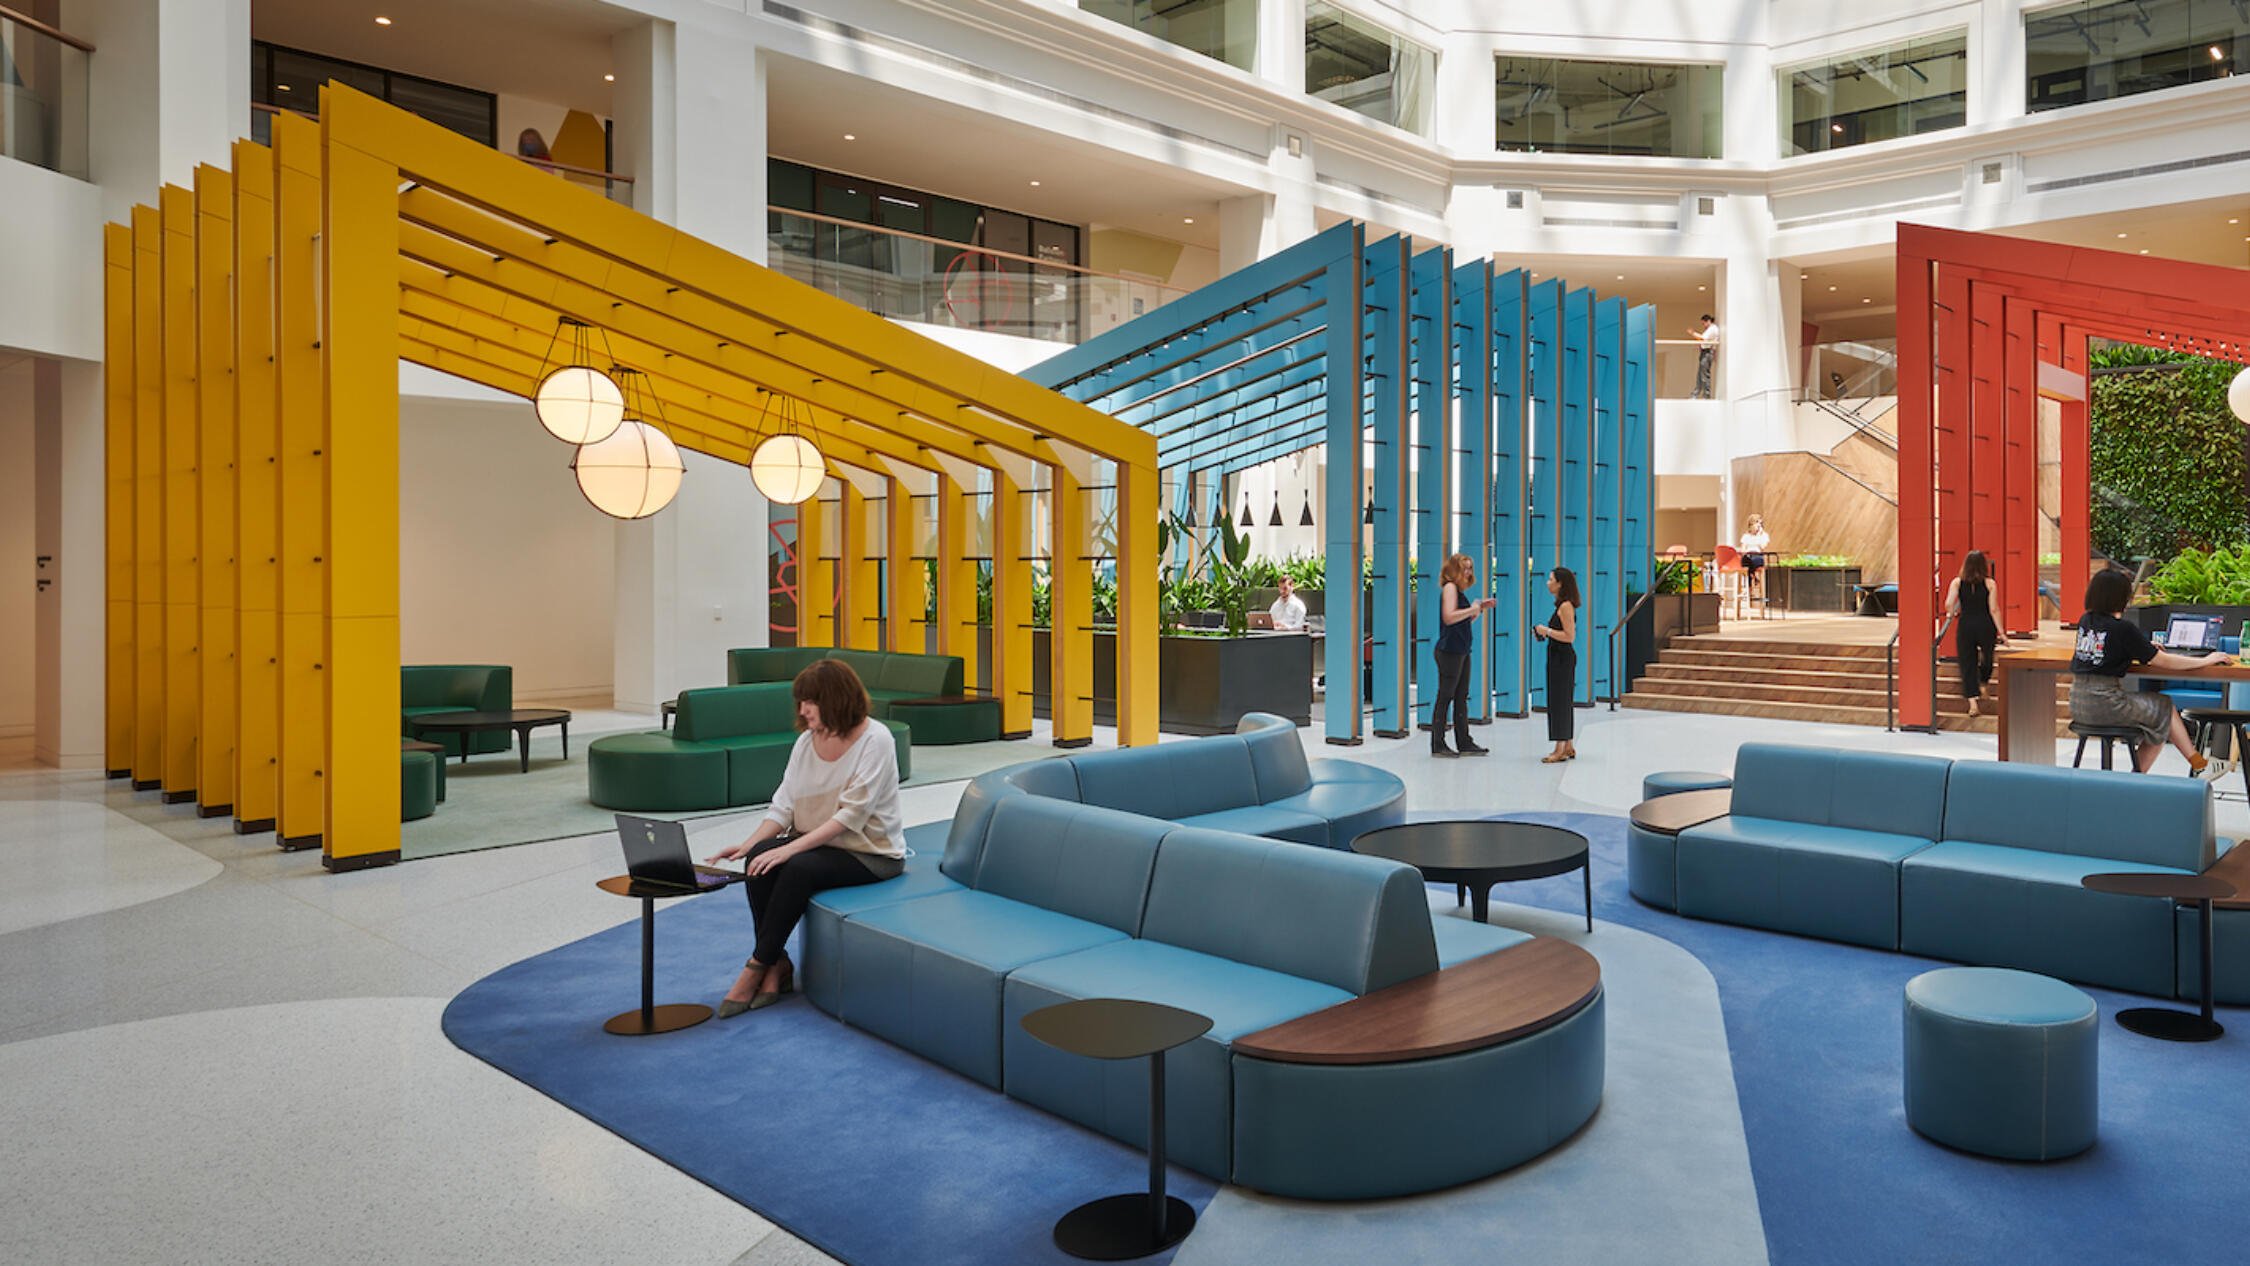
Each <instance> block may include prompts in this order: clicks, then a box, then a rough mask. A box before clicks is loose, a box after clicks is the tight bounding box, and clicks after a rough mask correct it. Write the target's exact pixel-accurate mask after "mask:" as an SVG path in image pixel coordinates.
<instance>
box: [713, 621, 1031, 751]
mask: <svg viewBox="0 0 2250 1266" xmlns="http://www.w3.org/2000/svg"><path fill="white" fill-rule="evenodd" d="M816 659H840V660H842V661H844V662H845V663H847V664H850V665H851V666H852V671H853V672H856V673H858V674H859V679H860V681H861V682H863V683H865V684H866V686H867V702H868V708H869V711H871V712H873V713H874V714H875V715H876V716H877V717H879V718H881V719H883V720H886V721H901V722H904V723H905V725H906V727H907V729H908V730H910V731H911V732H912V733H913V735H914V742H915V744H916V745H917V746H920V747H938V746H942V745H945V744H949V743H981V742H985V741H987V740H989V739H996V738H999V737H1000V715H999V712H998V710H997V709H996V708H995V707H994V706H993V705H992V704H991V703H990V702H988V701H986V700H983V699H965V700H963V701H962V702H960V703H930V704H925V703H914V702H912V701H916V700H922V699H931V698H945V699H959V698H961V697H962V694H963V689H962V684H963V667H962V663H961V657H960V656H958V655H913V654H908V653H906V652H903V651H854V650H841V649H838V648H836V647H833V646H756V647H745V648H741V649H738V650H731V651H728V652H727V683H728V684H729V685H738V686H739V685H747V684H750V683H753V682H761V681H793V680H795V679H796V676H797V674H798V673H800V672H803V671H804V670H805V667H806V666H807V665H809V664H811V663H812V662H813V661H814V660H816ZM899 702H910V703H911V706H908V707H904V708H900V709H898V710H897V711H895V712H894V711H892V705H893V704H895V703H899Z"/></svg>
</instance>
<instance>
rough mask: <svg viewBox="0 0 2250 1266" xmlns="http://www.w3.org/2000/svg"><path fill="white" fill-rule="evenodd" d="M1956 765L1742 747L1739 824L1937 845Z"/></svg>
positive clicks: (1737, 769)
mask: <svg viewBox="0 0 2250 1266" xmlns="http://www.w3.org/2000/svg"><path fill="white" fill-rule="evenodd" d="M1952 764H1953V762H1951V761H1948V760H1944V759H1942V758H1939V757H1936V756H1899V755H1894V754H1892V753H1889V752H1854V751H1842V750H1838V749H1836V748H1828V747H1789V746H1784V745H1782V744H1779V743H1745V744H1743V746H1742V750H1741V751H1739V752H1738V753H1736V754H1735V758H1734V808H1733V811H1734V813H1735V815H1736V816H1737V817H1746V818H1777V819H1780V820H1781V821H1784V822H1804V823H1809V824H1811V825H1815V826H1841V827H1850V828H1852V829H1854V830H1860V831H1884V832H1888V833H1890V834H1892V835H1914V836H1920V837H1921V838H1923V839H1926V840H1935V839H1937V838H1939V832H1940V830H1941V828H1942V827H1943V826H1944V825H1945V818H1944V814H1945V804H1946V776H1947V771H1948V770H1949V769H1950V768H1951V767H1952Z"/></svg>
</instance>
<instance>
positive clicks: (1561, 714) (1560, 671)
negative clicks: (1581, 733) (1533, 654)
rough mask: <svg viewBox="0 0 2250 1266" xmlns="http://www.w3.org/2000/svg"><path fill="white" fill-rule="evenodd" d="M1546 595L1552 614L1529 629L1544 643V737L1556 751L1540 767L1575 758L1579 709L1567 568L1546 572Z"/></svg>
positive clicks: (1574, 582) (1572, 582)
mask: <svg viewBox="0 0 2250 1266" xmlns="http://www.w3.org/2000/svg"><path fill="white" fill-rule="evenodd" d="M1547 592H1548V593H1551V594H1553V595H1554V596H1555V613H1554V614H1553V615H1550V616H1548V617H1547V622H1546V623H1545V624H1542V625H1539V626H1537V627H1535V628H1533V629H1532V630H1531V634H1532V636H1533V637H1536V638H1538V639H1540V640H1541V641H1543V642H1545V643H1546V644H1547V737H1548V738H1549V739H1552V740H1553V741H1554V744H1555V750H1553V751H1551V752H1549V753H1547V754H1546V755H1545V756H1542V757H1540V758H1539V763H1540V764H1542V765H1552V764H1555V763H1557V762H1558V761H1566V760H1573V759H1576V757H1577V756H1578V745H1577V744H1575V743H1573V742H1571V741H1570V740H1571V736H1572V734H1574V733H1575V732H1576V731H1575V729H1574V723H1575V722H1576V721H1577V719H1578V718H1577V715H1576V714H1577V708H1578V700H1577V693H1578V577H1577V576H1575V575H1573V574H1571V570H1570V569H1569V568H1568V567H1557V568H1555V569H1554V570H1553V571H1551V572H1548V573H1547Z"/></svg>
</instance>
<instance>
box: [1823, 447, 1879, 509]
mask: <svg viewBox="0 0 2250 1266" xmlns="http://www.w3.org/2000/svg"><path fill="white" fill-rule="evenodd" d="M1805 456H1807V457H1810V458H1812V459H1813V460H1814V461H1816V462H1819V463H1820V464H1821V465H1823V466H1826V467H1827V468H1828V469H1830V470H1833V471H1835V472H1836V473H1837V474H1839V475H1842V476H1843V477H1844V478H1846V479H1849V480H1851V481H1852V482H1853V483H1855V484H1858V485H1859V486H1860V487H1862V488H1865V489H1867V490H1868V491H1869V492H1872V493H1874V494H1875V495H1876V496H1878V497H1881V498H1882V499H1883V501H1884V503H1885V504H1886V505H1888V506H1890V507H1891V508H1892V509H1893V510H1896V509H1897V508H1898V498H1897V497H1894V496H1892V495H1891V494H1889V493H1887V492H1885V491H1883V490H1882V489H1880V488H1878V487H1876V486H1875V485H1873V484H1871V483H1869V482H1867V481H1866V480H1864V479H1862V478H1860V477H1859V476H1857V475H1855V474H1853V473H1852V472H1850V471H1848V470H1846V469H1844V468H1843V467H1842V466H1839V465H1837V464H1836V463H1834V462H1832V461H1830V460H1828V458H1827V457H1826V456H1825V455H1823V454H1820V453H1814V452H1807V453H1806V454H1805Z"/></svg>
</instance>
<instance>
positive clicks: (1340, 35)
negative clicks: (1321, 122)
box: [1305, 0, 1437, 136]
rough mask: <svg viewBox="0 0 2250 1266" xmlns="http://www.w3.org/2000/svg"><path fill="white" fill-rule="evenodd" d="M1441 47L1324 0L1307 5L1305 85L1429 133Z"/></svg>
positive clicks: (1380, 117) (1314, 92) (1367, 112)
mask: <svg viewBox="0 0 2250 1266" xmlns="http://www.w3.org/2000/svg"><path fill="white" fill-rule="evenodd" d="M1436 83H1437V51H1436V50H1435V49H1431V48H1427V47H1425V46H1423V45H1421V44H1417V43H1415V42H1414V41H1412V40H1410V39H1407V38H1406V37H1405V36H1403V35H1399V34H1396V33H1394V32H1391V31H1388V30H1385V29H1384V28H1382V27H1380V26H1377V25H1376V24H1375V23H1373V22H1370V21H1368V20H1367V19H1366V18H1363V17H1360V16H1358V15H1357V14H1353V13H1347V12H1345V11H1344V10H1342V9H1339V8H1337V7H1336V6H1335V5H1332V4H1328V3H1326V2H1325V0H1309V3H1307V4H1306V5H1305V91H1307V92H1309V93H1311V94H1312V95H1314V96H1316V97H1318V98H1320V99H1321V100H1323V101H1332V102H1335V103H1336V104H1337V105H1340V106H1342V107H1344V108H1345V109H1347V110H1355V111H1357V112H1359V113H1361V114H1364V115H1366V116H1367V117H1369V118H1371V119H1374V120H1376V121H1378V122H1381V123H1388V124H1390V125H1391V126H1392V127H1397V128H1404V129H1406V130H1407V131H1409V132H1413V133H1415V134H1417V135H1423V136H1426V135H1428V134H1429V130H1430V94H1431V93H1432V92H1433V91H1434V90H1435V87H1436Z"/></svg>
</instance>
